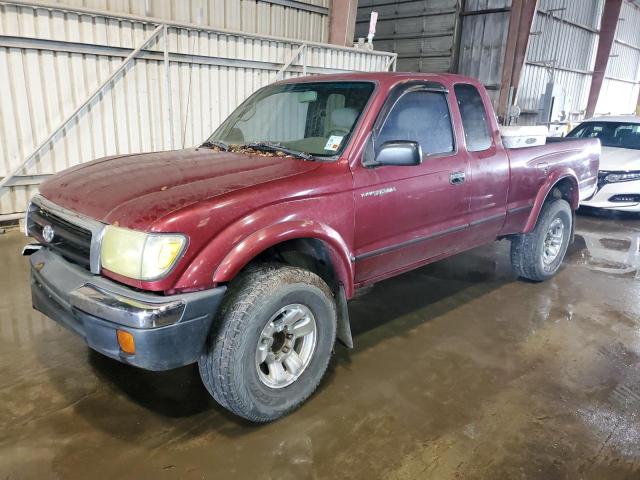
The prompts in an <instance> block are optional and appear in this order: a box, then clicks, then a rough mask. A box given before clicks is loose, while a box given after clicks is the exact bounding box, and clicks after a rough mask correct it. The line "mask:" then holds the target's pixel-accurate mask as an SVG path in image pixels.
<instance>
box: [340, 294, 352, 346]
mask: <svg viewBox="0 0 640 480" xmlns="http://www.w3.org/2000/svg"><path fill="white" fill-rule="evenodd" d="M336 307H337V309H338V325H337V330H336V337H337V338H338V340H340V342H342V343H343V344H344V346H345V347H347V348H353V338H352V337H351V325H350V324H349V310H348V308H347V295H346V294H345V293H344V285H342V284H340V287H339V288H338V294H337V295H336Z"/></svg>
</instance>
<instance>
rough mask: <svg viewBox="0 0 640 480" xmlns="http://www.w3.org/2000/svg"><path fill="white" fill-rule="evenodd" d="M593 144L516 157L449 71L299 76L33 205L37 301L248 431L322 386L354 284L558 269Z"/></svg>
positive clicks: (538, 149) (49, 188)
mask: <svg viewBox="0 0 640 480" xmlns="http://www.w3.org/2000/svg"><path fill="white" fill-rule="evenodd" d="M599 152H600V144H599V141H598V140H594V139H587V140H577V141H574V142H567V143H563V144H549V145H542V146H533V147H525V148H519V149H513V150H508V149H506V148H504V146H503V144H502V141H501V138H500V134H499V129H498V124H497V122H496V117H495V115H494V113H493V110H492V107H491V103H490V100H489V97H488V95H487V93H486V92H485V90H484V88H483V87H482V85H481V84H480V83H478V82H477V81H475V80H473V79H471V78H467V77H463V76H458V75H449V74H437V75H436V74H413V73H367V74H341V75H324V76H313V77H305V78H296V79H291V80H287V81H282V82H278V83H275V84H271V85H268V86H266V87H264V88H261V89H259V90H258V91H257V92H255V93H254V94H253V95H251V96H250V97H249V98H248V99H247V100H246V101H244V102H243V103H242V104H241V105H240V106H239V107H238V108H237V109H236V110H235V111H234V112H233V113H231V115H230V116H229V117H228V118H227V119H226V120H225V121H224V122H223V123H222V124H221V125H220V127H219V128H218V129H217V130H216V131H215V132H214V133H213V134H212V135H211V137H210V138H208V139H207V140H206V141H205V142H204V143H203V144H202V145H199V146H198V147H197V148H188V149H183V150H177V151H168V152H159V153H142V154H129V155H117V156H113V157H108V158H103V159H99V160H94V161H90V162H87V163H83V164H80V165H77V166H75V167H73V168H70V169H68V170H66V171H64V172H61V173H58V174H56V175H54V176H52V177H50V178H49V179H47V180H46V181H45V182H44V183H42V185H41V187H40V192H39V194H38V195H37V196H35V197H34V198H33V199H32V201H31V203H30V205H29V208H28V212H27V216H26V222H25V225H26V233H27V234H28V235H29V236H31V237H34V238H35V239H36V240H37V243H34V244H32V245H29V246H27V247H26V250H25V254H30V264H31V288H32V297H33V306H34V308H36V309H37V310H39V311H40V312H42V313H44V314H45V315H46V316H48V317H50V318H52V319H53V320H55V321H56V322H58V323H60V324H61V325H63V326H65V327H67V328H69V329H70V330H72V331H73V332H75V333H76V334H78V335H80V336H81V337H82V338H83V339H84V341H85V342H86V343H87V344H88V345H89V347H90V348H92V349H94V350H96V351H98V352H100V353H102V354H104V355H107V356H109V357H111V358H114V359H116V360H119V361H120V362H124V363H127V364H130V365H135V366H137V367H141V368H144V369H148V370H166V369H171V368H176V367H180V366H183V365H186V364H190V363H194V362H197V363H198V366H199V371H200V375H201V377H202V381H203V382H204V385H205V386H206V388H207V389H208V391H209V392H210V393H211V395H212V396H213V397H214V398H215V399H216V400H217V401H218V402H219V403H220V405H222V406H223V407H225V408H227V409H228V410H230V411H231V412H233V413H235V414H237V415H239V416H242V417H244V418H246V419H249V420H251V421H254V422H267V421H271V420H274V419H276V418H278V417H281V416H283V415H285V414H287V413H289V412H291V411H292V410H293V409H295V408H296V407H297V406H299V405H300V404H301V403H303V402H304V401H305V400H306V399H307V398H308V397H309V396H310V395H311V394H312V393H313V392H314V390H315V389H316V387H317V386H318V384H319V383H320V381H321V379H322V377H323V375H324V373H325V370H326V369H327V365H328V363H329V360H330V356H331V353H332V351H333V348H334V343H335V341H336V338H337V339H338V340H341V341H342V342H343V343H345V344H346V345H347V346H352V337H351V331H350V327H349V317H348V310H347V301H348V300H349V299H350V298H352V297H353V295H354V292H355V291H356V290H357V289H359V288H361V287H364V286H366V285H369V284H372V283H374V282H378V281H380V280H383V279H386V278H389V277H392V276H394V275H398V274H401V273H403V272H406V271H408V270H411V269H414V268H417V267H420V266H423V265H426V264H428V263H431V262H434V261H437V260H440V259H443V258H445V257H448V256H450V255H454V254H456V253H459V252H464V251H466V250H469V249H471V248H474V247H477V246H479V245H482V244H485V243H487V242H492V241H494V240H496V239H508V240H510V241H511V261H512V264H513V269H514V271H515V273H516V274H517V275H518V276H519V277H522V278H524V279H528V280H530V281H543V280H547V279H549V278H550V277H552V276H553V275H554V274H555V273H556V272H557V271H558V269H559V267H560V264H561V263H562V261H563V257H564V255H565V252H566V250H567V246H568V244H569V242H570V241H571V239H572V234H573V228H574V217H573V212H574V210H575V209H576V208H577V207H578V204H579V202H580V201H581V200H585V199H586V198H588V197H589V196H590V195H591V194H592V193H593V192H594V191H595V188H596V184H597V173H598V158H599Z"/></svg>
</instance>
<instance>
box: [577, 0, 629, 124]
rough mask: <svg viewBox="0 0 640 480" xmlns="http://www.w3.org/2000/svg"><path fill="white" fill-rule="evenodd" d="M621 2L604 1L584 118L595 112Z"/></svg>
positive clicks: (613, 0)
mask: <svg viewBox="0 0 640 480" xmlns="http://www.w3.org/2000/svg"><path fill="white" fill-rule="evenodd" d="M622 1H623V0H605V2H604V10H603V12H602V21H601V22H600V36H599V37H598V51H597V52H596V64H595V66H594V68H593V76H592V77H591V86H590V87H589V100H588V101H587V112H586V117H587V118H589V117H593V114H594V113H595V111H596V105H597V103H598V98H600V91H601V90H602V82H603V81H604V75H605V73H606V71H607V64H608V63H609V56H610V55H611V48H612V47H613V41H614V40H615V37H616V27H617V26H618V20H619V19H620V11H621V10H622Z"/></svg>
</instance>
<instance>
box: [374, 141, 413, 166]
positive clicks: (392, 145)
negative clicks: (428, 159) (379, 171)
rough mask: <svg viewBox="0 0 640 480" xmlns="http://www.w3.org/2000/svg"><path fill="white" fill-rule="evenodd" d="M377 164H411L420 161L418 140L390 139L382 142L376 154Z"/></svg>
mask: <svg viewBox="0 0 640 480" xmlns="http://www.w3.org/2000/svg"><path fill="white" fill-rule="evenodd" d="M375 163H376V164H378V165H397V166H412V165H420V164H421V163H422V149H421V148H420V144H419V143H418V142H412V141H409V140H392V141H390V142H384V143H383V144H382V146H381V147H380V151H379V152H378V155H376V160H375Z"/></svg>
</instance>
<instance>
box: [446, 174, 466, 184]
mask: <svg viewBox="0 0 640 480" xmlns="http://www.w3.org/2000/svg"><path fill="white" fill-rule="evenodd" d="M464 180H465V173H464V172H451V173H450V174H449V183H450V184H451V185H460V184H461V183H464Z"/></svg>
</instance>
